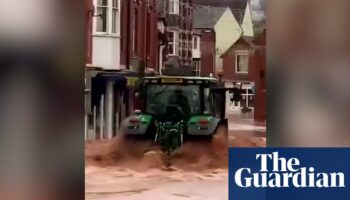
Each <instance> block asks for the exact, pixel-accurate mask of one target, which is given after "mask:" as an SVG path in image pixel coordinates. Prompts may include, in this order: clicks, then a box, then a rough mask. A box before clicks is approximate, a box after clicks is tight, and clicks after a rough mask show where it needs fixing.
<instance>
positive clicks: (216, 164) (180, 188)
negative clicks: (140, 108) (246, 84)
mask: <svg viewBox="0 0 350 200" xmlns="http://www.w3.org/2000/svg"><path fill="white" fill-rule="evenodd" d="M228 118H229V121H230V124H229V145H230V146H241V147H264V146H265V143H266V142H265V141H266V140H265V137H266V134H265V132H266V129H265V127H264V125H263V124H259V123H256V122H254V121H253V120H252V119H251V114H244V116H243V115H242V114H240V113H238V112H230V113H229V115H228ZM109 145H110V143H108V142H97V143H88V144H87V145H86V150H85V151H86V167H85V192H86V197H85V198H86V199H94V200H99V199H101V200H115V199H118V200H158V199H162V200H163V199H164V200H181V199H186V200H227V199H228V170H227V164H225V163H227V153H225V152H227V151H224V152H223V151H222V148H219V147H221V146H220V142H219V143H218V144H216V145H215V146H212V147H210V146H201V145H197V146H196V147H192V146H191V148H189V149H186V148H183V151H184V152H182V154H181V153H180V155H181V156H179V159H178V160H176V162H174V166H173V167H171V168H170V169H168V168H166V167H164V165H163V164H162V158H161V156H160V155H161V154H160V152H158V151H152V152H151V153H145V154H144V155H143V157H142V158H139V156H137V153H136V159H135V157H134V158H132V159H131V158H129V157H128V159H124V160H121V161H118V162H116V161H115V160H116V157H118V156H120V155H119V154H120V153H118V155H116V153H114V154H113V155H109V154H108V151H107V150H108V148H107V147H108V146H109ZM141 146H142V145H140V149H142V148H141ZM118 152H119V151H118ZM118 158H119V157H118Z"/></svg>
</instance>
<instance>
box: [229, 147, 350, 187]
mask: <svg viewBox="0 0 350 200" xmlns="http://www.w3.org/2000/svg"><path fill="white" fill-rule="evenodd" d="M256 160H257V161H258V162H259V161H260V170H259V171H257V172H254V171H252V170H251V169H250V168H240V169H238V170H237V171H236V172H235V174H234V179H235V183H236V185H237V186H239V187H242V188H249V187H256V188H288V187H296V188H308V187H309V188H344V187H345V175H344V173H342V172H332V173H324V172H317V171H316V169H315V168H314V167H302V166H300V165H301V164H300V161H299V159H298V158H290V159H288V160H287V159H286V158H283V157H279V156H278V152H273V153H271V154H257V155H256ZM268 163H271V164H272V166H268ZM269 169H272V170H269Z"/></svg>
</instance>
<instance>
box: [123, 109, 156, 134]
mask: <svg viewBox="0 0 350 200" xmlns="http://www.w3.org/2000/svg"><path fill="white" fill-rule="evenodd" d="M152 120H153V116H152V115H146V114H139V115H131V116H129V117H127V118H126V119H125V120H123V122H122V125H121V132H122V133H123V134H125V135H145V134H146V133H147V129H148V127H149V126H150V124H151V122H152Z"/></svg>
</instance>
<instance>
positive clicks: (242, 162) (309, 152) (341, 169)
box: [229, 148, 350, 200]
mask: <svg viewBox="0 0 350 200" xmlns="http://www.w3.org/2000/svg"><path fill="white" fill-rule="evenodd" d="M349 175H350V149H348V148H231V149H230V152H229V199H230V200H247V199H249V200H281V199H283V200H304V199H305V200H310V199H317V200H329V199H332V200H333V199H336V200H343V199H344V200H348V199H350V182H349V181H350V176H349Z"/></svg>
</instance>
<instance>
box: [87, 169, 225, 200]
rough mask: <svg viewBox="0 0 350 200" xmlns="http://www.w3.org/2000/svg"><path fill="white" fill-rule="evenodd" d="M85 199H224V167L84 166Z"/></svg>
mask: <svg viewBox="0 0 350 200" xmlns="http://www.w3.org/2000/svg"><path fill="white" fill-rule="evenodd" d="M85 173H86V180H85V181H86V189H85V191H86V197H85V198H86V199H110V200H114V199H123V200H154V199H167V200H173V199H174V200H175V199H190V200H192V199H193V200H197V199H198V200H200V199H203V200H207V199H208V200H209V199H210V200H211V199H213V200H214V199H215V200H218V199H227V198H228V197H227V194H228V188H227V184H228V183H227V170H214V171H211V172H204V173H203V172H202V173H195V172H183V171H172V172H168V171H162V170H158V169H157V170H148V171H145V172H142V173H141V172H136V171H131V170H126V169H118V168H99V167H93V166H88V167H86V170H85Z"/></svg>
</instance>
